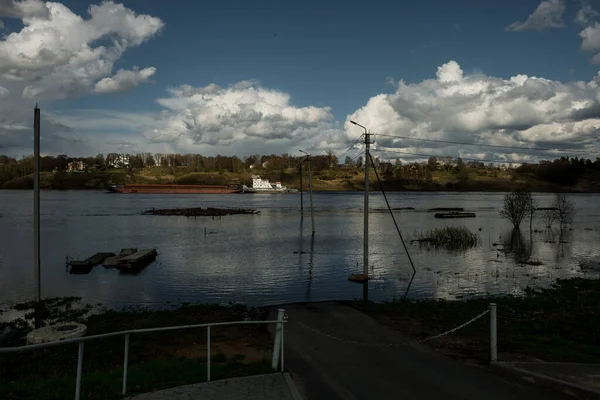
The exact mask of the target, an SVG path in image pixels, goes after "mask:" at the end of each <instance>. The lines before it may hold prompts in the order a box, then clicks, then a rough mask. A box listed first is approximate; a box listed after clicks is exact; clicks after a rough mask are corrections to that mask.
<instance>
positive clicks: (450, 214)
mask: <svg viewBox="0 0 600 400" xmlns="http://www.w3.org/2000/svg"><path fill="white" fill-rule="evenodd" d="M434 217H435V218H475V217H476V215H475V213H465V212H443V213H435V215H434Z"/></svg>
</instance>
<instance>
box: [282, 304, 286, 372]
mask: <svg viewBox="0 0 600 400" xmlns="http://www.w3.org/2000/svg"><path fill="white" fill-rule="evenodd" d="M281 312H282V314H283V315H284V317H285V310H281ZM282 321H283V318H282ZM284 325H285V324H284V323H283V322H282V323H281V372H283V348H284V342H283V326H284Z"/></svg>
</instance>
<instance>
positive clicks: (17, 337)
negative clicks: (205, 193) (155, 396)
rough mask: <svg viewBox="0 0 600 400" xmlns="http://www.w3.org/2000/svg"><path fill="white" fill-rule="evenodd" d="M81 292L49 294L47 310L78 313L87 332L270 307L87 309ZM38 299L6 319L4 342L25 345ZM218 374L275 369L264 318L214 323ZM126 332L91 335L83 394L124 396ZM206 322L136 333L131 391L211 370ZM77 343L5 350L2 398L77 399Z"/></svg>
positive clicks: (191, 379) (225, 316)
mask: <svg viewBox="0 0 600 400" xmlns="http://www.w3.org/2000/svg"><path fill="white" fill-rule="evenodd" d="M78 300H79V299H78V298H53V299H46V300H45V307H44V310H43V312H42V315H43V317H44V318H45V320H46V321H47V322H57V321H65V320H71V321H73V320H75V321H79V322H83V323H85V324H86V325H87V327H88V335H96V334H101V333H107V332H116V331H123V330H129V329H143V328H152V327H160V326H175V325H191V324H201V323H208V322H224V321H239V320H243V319H244V318H246V317H248V318H250V319H257V320H260V319H264V318H265V317H266V311H265V310H264V309H261V308H248V307H245V306H242V305H233V306H230V307H222V306H218V305H212V304H196V305H187V306H182V307H179V308H177V309H172V310H148V309H141V308H136V309H127V310H121V311H115V310H109V311H105V312H103V313H100V314H92V315H90V316H87V317H86V316H85V314H87V313H88V311H89V308H88V307H75V305H76V304H77V301H78ZM32 306H33V303H23V304H18V305H15V306H13V307H12V308H14V309H15V310H19V311H22V312H24V314H25V316H24V318H20V319H18V320H16V321H14V322H13V323H3V324H0V332H2V331H3V330H5V329H7V328H8V329H9V330H11V333H10V334H8V335H5V336H4V337H3V342H2V346H21V345H24V340H23V339H22V338H23V337H24V336H25V334H26V333H27V332H28V331H29V330H30V329H31V322H32V321H31V320H32V317H33V313H32V312H31V307H32ZM211 338H212V345H213V346H214V347H213V356H212V362H213V365H212V368H211V376H212V377H213V379H220V378H226V377H235V376H244V375H254V374H258V373H265V372H269V371H270V369H269V363H268V362H267V361H266V359H268V358H270V355H271V351H272V346H273V342H272V338H271V335H270V334H269V332H268V331H267V328H266V326H265V325H237V326H230V327H213V329H211ZM123 343H124V338H123V337H115V338H105V339H100V340H94V341H90V342H86V344H85V349H84V380H83V385H82V387H83V389H84V393H86V394H84V396H83V397H82V398H84V399H85V398H88V399H113V398H118V396H117V394H118V393H119V391H120V387H121V386H120V385H121V383H120V382H121V374H122V365H123ZM205 358H206V329H203V328H199V329H185V330H181V331H177V332H154V333H146V334H135V335H132V336H131V339H130V347H129V360H130V378H129V382H130V383H129V388H130V390H129V391H130V392H131V391H136V392H143V391H149V390H155V389H160V388H165V387H172V386H177V385H183V384H188V383H195V382H202V381H203V379H205V377H206V366H205ZM76 363H77V346H76V345H75V344H71V345H64V346H57V347H52V348H48V349H43V350H37V351H27V352H21V353H10V354H0V377H1V378H0V398H1V399H5V398H8V399H22V398H24V399H42V400H44V399H59V398H60V399H63V398H71V397H72V395H73V394H72V393H73V391H74V385H75V383H74V382H75V376H74V374H75V368H76Z"/></svg>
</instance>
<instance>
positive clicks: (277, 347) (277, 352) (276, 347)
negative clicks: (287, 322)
mask: <svg viewBox="0 0 600 400" xmlns="http://www.w3.org/2000/svg"><path fill="white" fill-rule="evenodd" d="M283 315H284V311H283V310H282V309H279V310H277V328H275V343H274V346H273V361H272V362H271V368H272V369H273V371H277V366H278V365H279V356H280V355H281V341H282V340H281V331H282V327H283Z"/></svg>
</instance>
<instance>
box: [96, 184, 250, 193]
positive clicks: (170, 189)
mask: <svg viewBox="0 0 600 400" xmlns="http://www.w3.org/2000/svg"><path fill="white" fill-rule="evenodd" d="M108 190H109V191H110V192H114V193H139V194H227V193H242V188H241V187H239V186H236V185H231V186H226V185H161V184H138V185H122V186H118V185H112V186H109V187H108Z"/></svg>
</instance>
